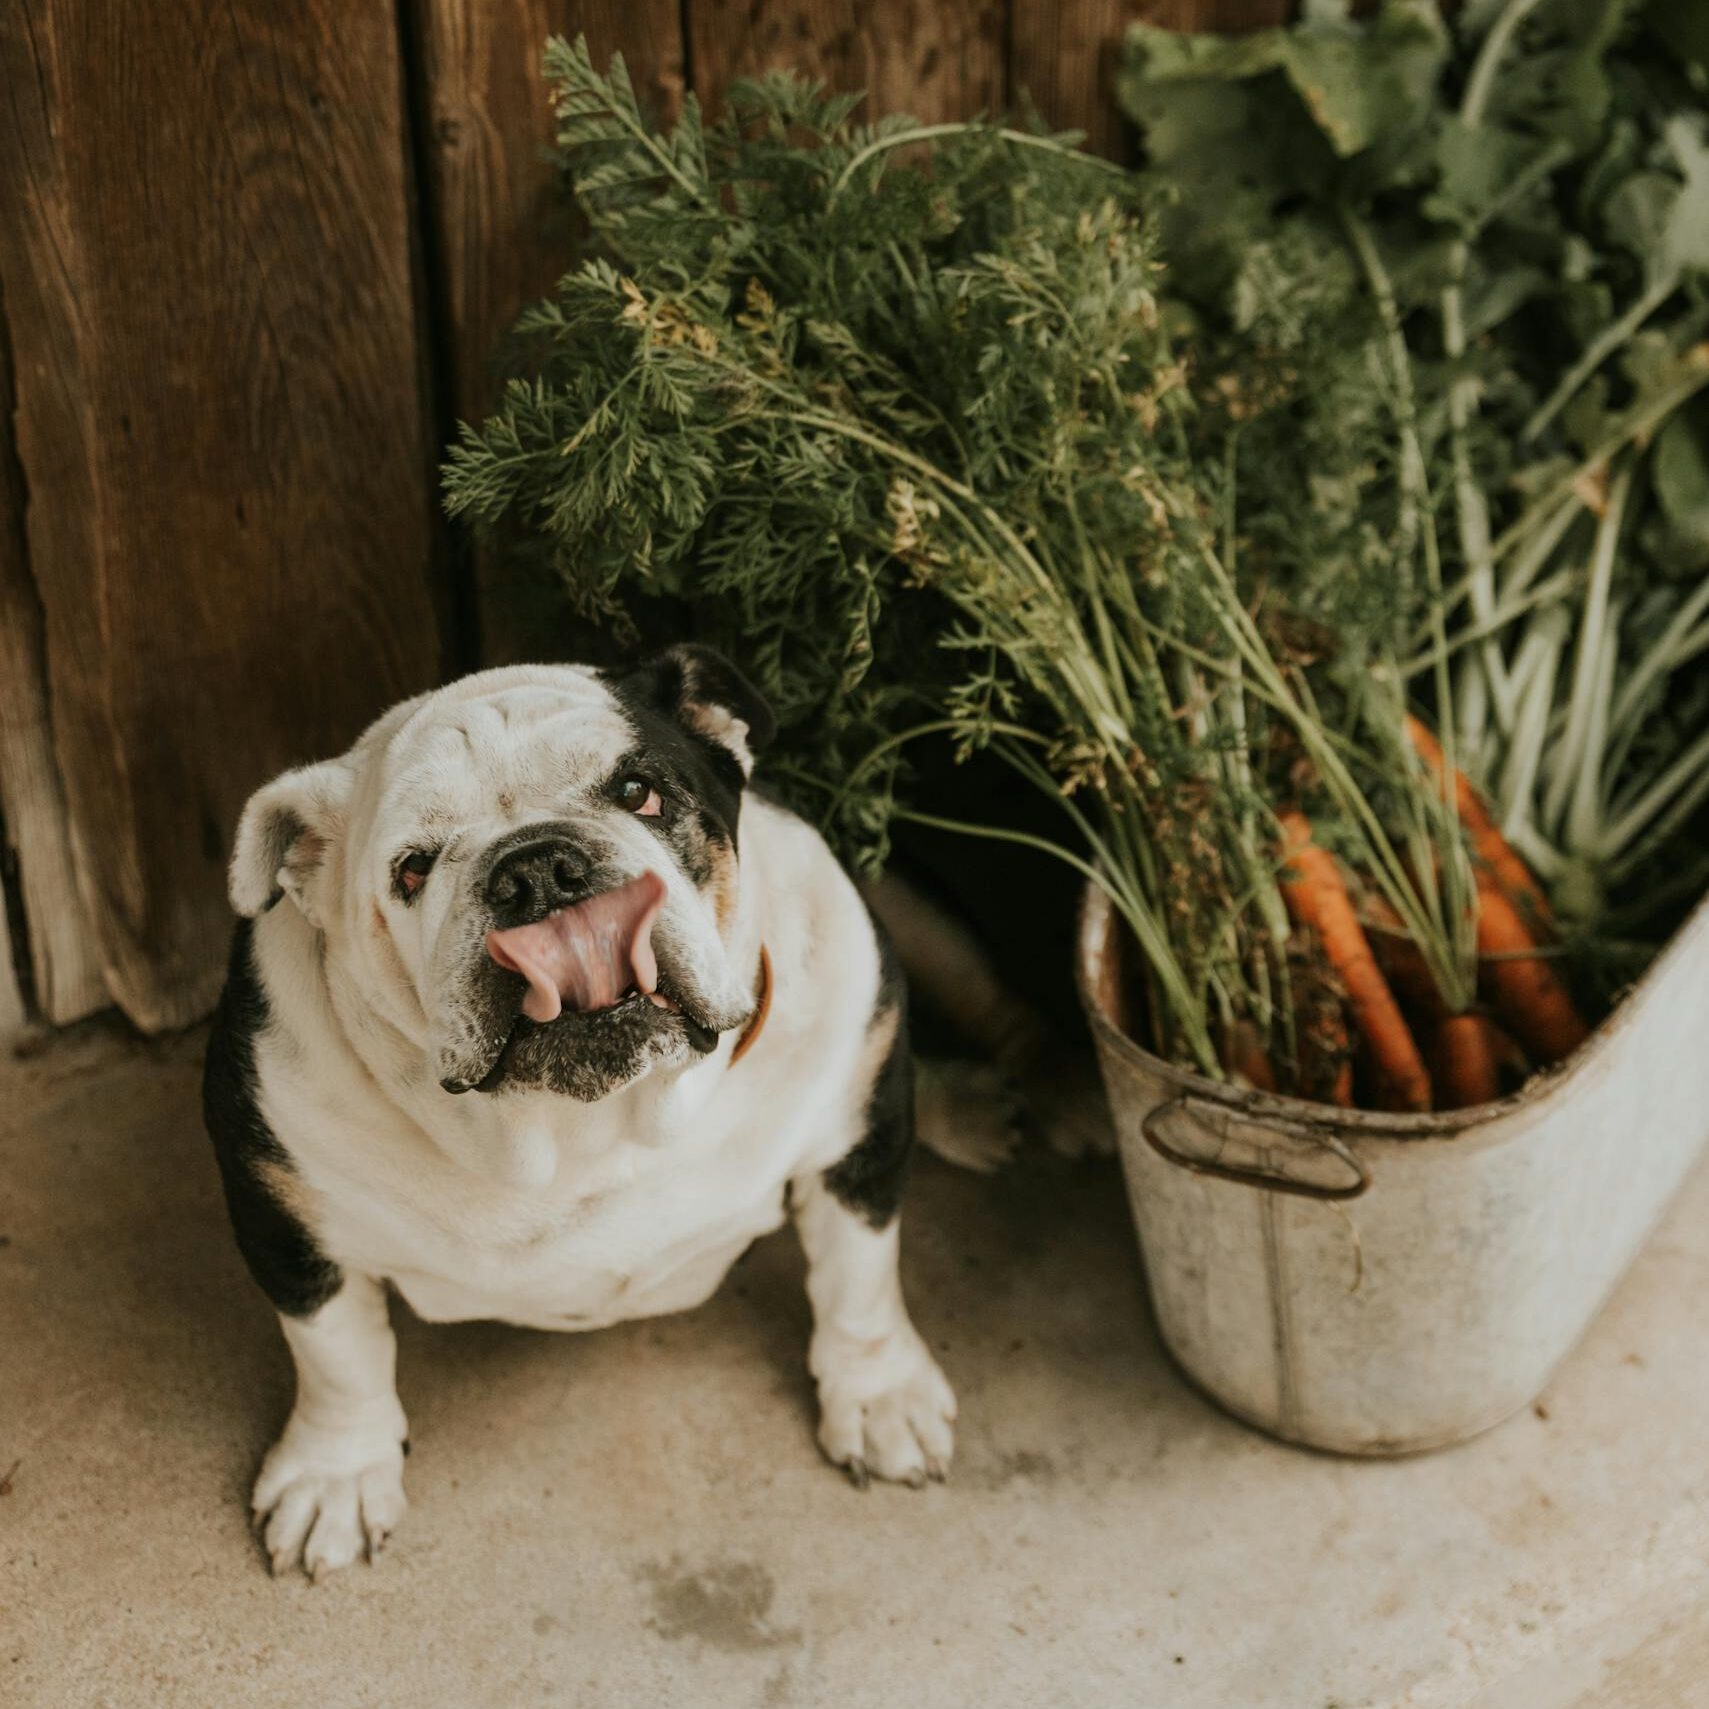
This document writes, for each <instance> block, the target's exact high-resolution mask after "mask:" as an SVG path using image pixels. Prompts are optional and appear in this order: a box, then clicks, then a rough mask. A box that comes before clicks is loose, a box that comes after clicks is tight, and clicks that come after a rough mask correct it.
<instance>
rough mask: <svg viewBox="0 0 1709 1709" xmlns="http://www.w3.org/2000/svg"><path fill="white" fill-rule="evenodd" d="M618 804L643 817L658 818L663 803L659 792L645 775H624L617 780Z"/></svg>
mask: <svg viewBox="0 0 1709 1709" xmlns="http://www.w3.org/2000/svg"><path fill="white" fill-rule="evenodd" d="M615 793H616V795H617V805H618V806H619V807H621V808H623V809H625V811H627V812H630V813H636V814H639V815H640V817H642V818H643V819H656V818H657V817H658V816H659V813H660V810H661V808H662V806H663V803H662V802H661V801H660V800H659V792H658V791H657V790H656V789H655V788H654V787H653V786H652V784H650V783H649V782H648V781H647V780H646V779H645V778H644V777H624V778H619V779H618V782H617V789H616V792H615Z"/></svg>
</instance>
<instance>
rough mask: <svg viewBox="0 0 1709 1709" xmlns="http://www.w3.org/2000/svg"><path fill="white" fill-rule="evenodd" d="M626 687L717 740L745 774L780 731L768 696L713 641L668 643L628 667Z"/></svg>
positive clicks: (696, 733)
mask: <svg viewBox="0 0 1709 1709" xmlns="http://www.w3.org/2000/svg"><path fill="white" fill-rule="evenodd" d="M623 687H624V689H625V690H626V691H627V692H628V693H630V694H633V695H634V696H635V697H636V698H637V699H639V700H640V701H642V702H643V703H644V704H645V705H647V706H650V707H652V709H653V710H654V711H656V712H661V713H663V714H664V715H665V716H666V717H667V718H671V719H674V720H675V721H676V723H677V724H679V725H680V726H681V727H682V728H683V729H684V730H687V731H688V732H689V734H690V735H694V736H699V737H702V738H703V739H704V740H706V741H709V742H715V743H717V745H718V746H719V747H721V748H723V749H725V750H726V751H727V752H728V753H729V754H731V755H732V756H733V757H734V759H735V761H736V763H737V764H738V765H739V766H740V767H741V768H742V775H743V776H744V777H747V776H749V775H751V774H752V772H753V769H754V755H755V754H757V753H761V752H763V751H764V749H765V748H766V747H767V745H768V744H769V743H770V742H771V739H772V738H773V737H774V736H775V735H776V734H777V720H776V718H774V717H773V716H772V710H771V707H770V706H769V705H767V704H766V698H765V696H764V695H763V694H761V693H760V691H759V690H758V689H757V688H755V687H754V685H753V684H752V683H751V682H749V681H748V679H747V678H746V677H745V676H743V675H742V673H741V672H740V671H739V670H737V669H736V667H735V666H734V665H733V664H731V663H730V661H729V660H728V659H727V658H725V657H724V655H723V654H722V653H720V652H717V651H715V650H714V649H713V648H711V647H702V646H698V645H695V644H692V643H684V644H683V645H681V646H676V647H667V648H666V649H665V650H664V651H663V652H662V653H655V654H654V655H653V657H652V658H650V659H648V660H646V661H645V662H644V663H642V664H640V665H637V666H636V667H635V669H634V670H632V671H631V672H629V673H628V675H627V676H625V677H624V678H623Z"/></svg>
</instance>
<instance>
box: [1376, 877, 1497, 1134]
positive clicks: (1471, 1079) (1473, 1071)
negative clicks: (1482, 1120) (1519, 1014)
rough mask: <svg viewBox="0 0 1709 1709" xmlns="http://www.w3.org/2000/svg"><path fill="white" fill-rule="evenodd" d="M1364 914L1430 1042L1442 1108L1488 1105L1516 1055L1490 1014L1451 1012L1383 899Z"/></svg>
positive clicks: (1393, 980) (1382, 962)
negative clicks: (1504, 1068)
mask: <svg viewBox="0 0 1709 1709" xmlns="http://www.w3.org/2000/svg"><path fill="white" fill-rule="evenodd" d="M1365 915H1366V918H1367V919H1369V920H1370V921H1371V922H1372V923H1373V924H1374V925H1376V926H1377V927H1379V928H1380V930H1378V931H1376V932H1373V933H1372V935H1371V944H1372V947H1373V949H1374V950H1375V951H1376V956H1377V964H1378V966H1380V967H1381V968H1382V970H1383V973H1384V974H1385V975H1386V976H1387V978H1388V981H1389V984H1390V985H1391V986H1392V987H1393V988H1394V990H1395V993H1396V994H1397V995H1398V996H1399V998H1400V999H1401V1001H1402V1002H1403V1003H1404V1004H1405V1005H1406V1007H1407V1009H1408V1010H1409V1011H1410V1012H1411V1015H1412V1018H1413V1021H1414V1024H1415V1025H1418V1026H1421V1027H1422V1028H1423V1029H1424V1030H1425V1032H1426V1033H1427V1034H1428V1037H1429V1039H1430V1049H1429V1063H1430V1079H1431V1083H1432V1085H1433V1086H1434V1087H1435V1089H1436V1095H1437V1096H1436V1103H1437V1108H1438V1109H1443V1110H1461V1109H1465V1108H1466V1107H1467V1106H1468V1105H1471V1104H1485V1103H1488V1102H1489V1101H1490V1099H1492V1098H1495V1097H1499V1096H1500V1093H1501V1070H1502V1068H1503V1067H1504V1066H1509V1065H1511V1063H1512V1061H1513V1059H1514V1057H1515V1056H1516V1054H1517V1052H1518V1046H1517V1045H1515V1044H1514V1042H1513V1040H1512V1039H1510V1038H1508V1037H1507V1035H1506V1034H1505V1033H1503V1032H1502V1031H1501V1029H1500V1028H1499V1027H1497V1026H1496V1024H1495V1023H1494V1021H1492V1020H1491V1019H1490V1018H1489V1016H1488V1015H1483V1014H1476V1013H1472V1012H1470V1011H1468V1012H1466V1013H1463V1014H1458V1015H1454V1014H1450V1013H1449V1012H1448V1008H1447V1005H1446V1004H1445V1003H1444V1002H1443V1001H1442V993H1441V992H1440V991H1439V990H1437V988H1436V981H1435V980H1434V979H1433V978H1431V976H1430V968H1429V966H1428V964H1427V963H1426V962H1425V959H1424V957H1423V955H1422V954H1421V953H1420V951H1419V948H1418V945H1417V944H1416V943H1414V942H1413V941H1412V939H1411V937H1409V936H1408V935H1407V930H1406V927H1405V926H1404V925H1403V924H1402V923H1401V918H1400V915H1399V914H1397V913H1396V912H1395V910H1394V909H1393V908H1392V907H1391V906H1390V905H1389V903H1388V902H1387V901H1386V900H1385V899H1384V898H1383V897H1381V896H1372V897H1369V898H1368V899H1367V900H1366V902H1365Z"/></svg>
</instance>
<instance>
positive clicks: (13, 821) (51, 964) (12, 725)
mask: <svg viewBox="0 0 1709 1709" xmlns="http://www.w3.org/2000/svg"><path fill="white" fill-rule="evenodd" d="M3 314H4V303H3V301H0V315H3ZM7 346H8V340H7V339H6V337H5V336H4V328H3V327H0V829H3V831H4V835H5V838H6V842H7V844H8V846H9V847H10V849H11V850H12V853H13V856H14V859H15V862H16V868H15V872H14V874H13V878H12V882H14V883H15V884H16V885H17V889H18V899H19V901H20V903H21V904H22V914H23V919H24V922H25V925H26V927H27V933H28V937H27V942H28V950H29V954H30V957H31V983H32V984H33V986H34V988H35V997H36V1002H37V1004H38V1005H39V1007H40V1009H41V1013H42V1016H43V1018H44V1019H46V1020H49V1021H52V1022H53V1023H54V1024H55V1025H57V1026H64V1025H66V1024H67V1023H69V1022H71V1021H75V1020H80V1019H82V1017H83V1016H84V1015H88V1014H92V1013H93V1012H94V1011H95V1010H96V1009H103V1008H105V1007H106V1006H107V1004H108V1002H109V1001H110V999H109V998H108V996H107V986H106V982H105V981H104V980H103V979H102V977H101V959H100V955H99V953H98V952H97V948H96V944H95V940H94V936H93V934H92V933H91V931H90V929H89V920H88V915H87V913H86V911H85V909H84V906H83V899H82V897H81V896H79V894H78V891H77V876H76V869H75V866H74V864H73V860H72V852H71V835H70V825H69V821H68V819H67V816H66V808H65V792H64V790H63V789H62V788H61V786H60V781H59V765H58V762H57V761H56V760H55V758H54V753H53V735H52V732H51V730H50V729H49V726H48V704H47V682H46V668H47V661H46V657H45V654H44V650H43V642H42V612H41V602H40V601H39V600H38V599H37V597H36V588H35V583H34V582H33V581H31V579H30V572H29V567H28V564H27V563H26V560H25V552H24V484H23V479H22V476H21V474H20V471H19V469H18V462H17V455H16V452H15V451H14V449H13V445H12V399H13V388H12V374H11V366H10V361H11V358H10V351H9V349H8V347H7ZM0 900H3V898H0ZM0 924H4V922H3V921H0ZM6 935H7V937H8V939H9V938H10V934H9V933H8V934H6ZM24 948H25V945H24V944H21V943H19V944H14V945H12V946H11V948H10V949H6V948H5V946H4V945H0V951H3V952H4V953H3V954H0V961H3V962H4V965H3V966H0V986H4V985H7V984H8V983H9V982H10V977H11V972H12V960H11V957H12V954H13V953H22V952H23V951H24ZM13 990H14V995H15V996H16V997H17V1001H18V1002H19V1004H20V1007H21V1003H22V998H21V996H17V993H16V987H15V986H14V987H13ZM5 1007H6V1004H5V1000H4V998H3V996H0V1010H3V1009H4V1008H5ZM6 1030H7V1029H6V1027H5V1026H4V1024H3V1022H0V1033H3V1032H5V1031H6Z"/></svg>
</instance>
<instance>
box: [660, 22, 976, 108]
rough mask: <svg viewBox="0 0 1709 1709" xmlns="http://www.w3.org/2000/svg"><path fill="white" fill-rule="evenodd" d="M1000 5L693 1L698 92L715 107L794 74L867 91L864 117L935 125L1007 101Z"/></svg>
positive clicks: (692, 32)
mask: <svg viewBox="0 0 1709 1709" xmlns="http://www.w3.org/2000/svg"><path fill="white" fill-rule="evenodd" d="M1005 10H1006V8H1005V5H1004V4H1003V0H693V3H692V4H691V5H690V7H689V10H688V17H689V30H690V36H691V41H690V48H689V63H690V65H691V66H692V68H693V79H694V90H695V93H696V94H697V95H698V96H699V97H700V99H701V101H702V102H703V103H704V104H707V105H709V106H710V105H713V104H715V103H716V102H718V101H719V100H721V99H722V97H723V94H724V91H725V90H726V89H727V88H728V87H729V86H730V83H731V81H732V80H733V79H735V78H737V77H746V76H752V75H753V74H754V73H756V72H760V71H766V70H770V69H773V68H792V69H795V70H799V71H804V72H806V73H807V74H808V75H810V76H813V77H821V78H823V79H824V80H825V82H826V83H827V84H829V85H830V87H831V88H833V89H837V90H854V89H864V90H865V91H866V94H867V107H866V109H865V110H864V114H863V116H865V117H872V116H874V115H877V114H882V113H896V112H906V113H912V114H913V115H914V116H915V117H916V118H919V119H923V120H926V121H927V122H928V123H936V122H938V121H940V120H945V119H960V118H969V117H972V116H973V115H974V114H976V113H980V112H996V111H998V110H1000V109H1001V108H1002V107H1003V105H1004V104H1005V101H1006V99H1007V85H1006V79H1005V70H1004V63H1003V59H1004V56H1003V35H1004V23H1005Z"/></svg>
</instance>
